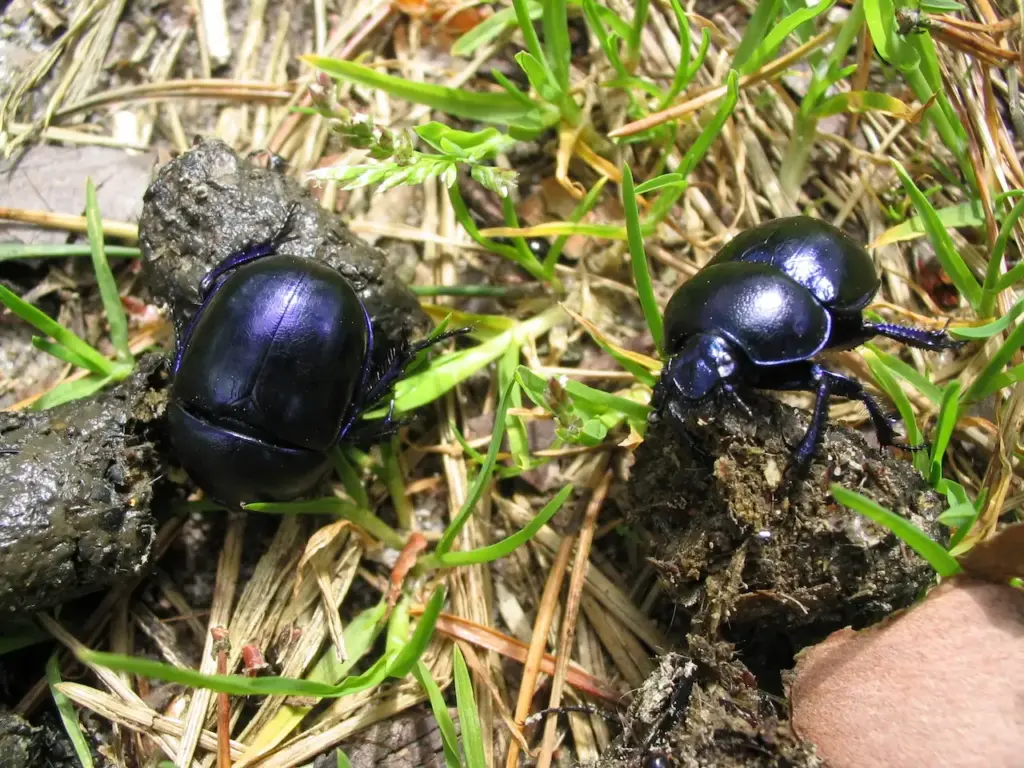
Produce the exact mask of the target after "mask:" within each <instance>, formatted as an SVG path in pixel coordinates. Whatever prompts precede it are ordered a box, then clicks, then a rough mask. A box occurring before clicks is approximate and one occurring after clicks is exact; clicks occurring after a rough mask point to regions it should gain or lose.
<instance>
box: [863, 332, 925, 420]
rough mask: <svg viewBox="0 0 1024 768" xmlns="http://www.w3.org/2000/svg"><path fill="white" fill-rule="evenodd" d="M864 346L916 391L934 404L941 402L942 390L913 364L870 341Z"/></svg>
mask: <svg viewBox="0 0 1024 768" xmlns="http://www.w3.org/2000/svg"><path fill="white" fill-rule="evenodd" d="M864 346H865V347H867V348H868V349H870V350H871V351H872V352H874V353H875V354H876V355H877V356H878V358H879V359H880V360H881V361H882V362H883V363H885V365H886V367H888V368H889V370H890V371H892V372H893V373H894V374H896V375H897V376H899V377H900V378H901V379H903V380H904V381H907V382H909V383H910V384H912V385H913V386H914V388H915V389H916V390H917V391H918V392H920V393H921V394H922V395H924V396H925V397H927V398H928V399H929V400H931V401H932V402H933V403H935V405H938V404H939V403H941V402H942V390H941V389H940V388H939V387H938V386H936V385H935V384H933V383H932V382H931V381H929V380H928V377H927V376H925V375H924V374H923V373H921V372H920V371H918V370H917V369H916V368H914V366H912V365H909V364H908V363H905V362H903V361H902V360H900V359H899V358H898V357H895V356H894V355H890V354H889V353H888V352H883V351H882V350H881V349H879V348H878V347H877V346H875V345H874V344H872V343H870V342H868V343H866V344H865V345H864Z"/></svg>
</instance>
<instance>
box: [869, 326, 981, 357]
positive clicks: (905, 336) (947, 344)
mask: <svg viewBox="0 0 1024 768" xmlns="http://www.w3.org/2000/svg"><path fill="white" fill-rule="evenodd" d="M861 333H862V335H863V338H864V341H867V340H868V339H870V338H873V337H875V336H885V337H886V338H888V339H893V340H894V341H898V342H900V343H901V344H906V345H907V346H908V347H916V348H917V349H927V350H929V351H932V352H939V351H941V350H943V349H957V348H959V347H962V346H964V344H966V343H967V342H964V341H958V340H957V339H954V338H952V337H951V336H950V335H949V334H948V333H946V332H945V331H928V330H925V329H923V328H910V327H908V326H905V325H896V324H894V323H864V324H863V325H862V326H861Z"/></svg>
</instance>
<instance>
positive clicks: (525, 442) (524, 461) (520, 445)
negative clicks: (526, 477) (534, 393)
mask: <svg viewBox="0 0 1024 768" xmlns="http://www.w3.org/2000/svg"><path fill="white" fill-rule="evenodd" d="M519 354H520V350H519V347H514V346H511V345H510V346H509V348H508V349H507V350H505V354H504V355H503V356H502V358H501V361H500V362H499V363H498V389H499V390H500V391H502V392H504V391H505V390H506V389H508V387H509V385H511V384H512V383H513V382H514V381H515V377H516V368H517V367H518V366H519ZM522 406H523V393H522V392H521V391H520V389H519V387H515V388H514V389H513V390H512V394H511V400H510V401H509V408H522ZM505 429H506V430H507V431H508V449H509V453H511V454H512V459H513V460H514V461H515V463H516V466H517V467H519V468H520V469H525V468H526V467H528V466H529V465H530V439H529V435H528V433H527V431H526V422H525V421H523V417H522V416H509V417H508V423H507V425H506V427H505Z"/></svg>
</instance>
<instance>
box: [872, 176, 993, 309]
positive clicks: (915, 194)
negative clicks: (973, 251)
mask: <svg viewBox="0 0 1024 768" xmlns="http://www.w3.org/2000/svg"><path fill="white" fill-rule="evenodd" d="M892 165H893V168H895V169H896V173H897V174H899V177H900V180H901V181H902V182H903V188H904V189H905V190H906V192H907V194H908V195H909V196H910V198H911V200H912V201H913V202H914V207H915V208H917V210H918V212H919V213H920V214H921V216H922V218H923V219H924V224H925V227H926V228H927V230H928V237H929V239H930V240H931V243H932V246H933V247H934V248H935V256H936V257H937V258H938V260H939V263H940V264H942V268H943V269H945V270H946V274H948V275H949V277H950V279H951V280H952V281H953V284H954V285H955V286H956V287H957V290H959V291H960V293H961V294H963V296H964V298H966V299H967V301H968V302H969V303H970V305H971V306H972V307H975V308H977V307H978V305H979V304H980V302H981V285H979V284H978V280H977V278H975V276H974V274H973V273H972V272H971V270H970V268H969V267H968V266H967V264H966V263H965V262H964V260H963V258H962V257H961V256H960V254H959V253H958V252H957V250H956V247H955V246H954V245H953V240H952V238H951V237H950V236H949V233H948V232H947V231H946V228H945V227H944V226H943V225H942V220H941V219H939V215H938V213H937V212H936V211H935V208H934V207H933V206H932V204H931V201H929V200H928V198H927V197H925V196H924V195H923V194H922V193H921V190H920V189H918V188H917V185H916V184H914V181H913V179H911V178H910V176H909V175H908V174H907V172H906V170H905V169H904V168H903V166H902V165H901V164H900V162H899V161H898V160H892Z"/></svg>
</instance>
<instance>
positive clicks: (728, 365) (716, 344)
mask: <svg viewBox="0 0 1024 768" xmlns="http://www.w3.org/2000/svg"><path fill="white" fill-rule="evenodd" d="M736 368H737V362H736V357H735V355H734V354H733V351H732V347H731V345H730V344H729V342H728V341H726V340H725V339H723V338H722V337H721V336H715V335H713V334H709V333H701V334H698V335H696V336H693V337H692V338H690V339H689V340H688V341H687V342H686V344H684V345H683V347H682V349H680V350H679V352H677V353H676V354H675V355H673V357H672V359H671V360H670V361H669V363H668V366H667V368H666V370H665V373H664V374H663V380H664V382H665V390H666V393H667V394H671V395H674V396H676V397H681V398H683V399H684V400H703V399H704V398H706V397H707V396H708V395H710V394H712V393H713V392H714V391H715V389H716V388H718V387H719V386H720V385H721V384H722V383H723V382H724V381H726V380H727V379H729V378H730V377H731V376H733V374H735V373H736Z"/></svg>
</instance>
